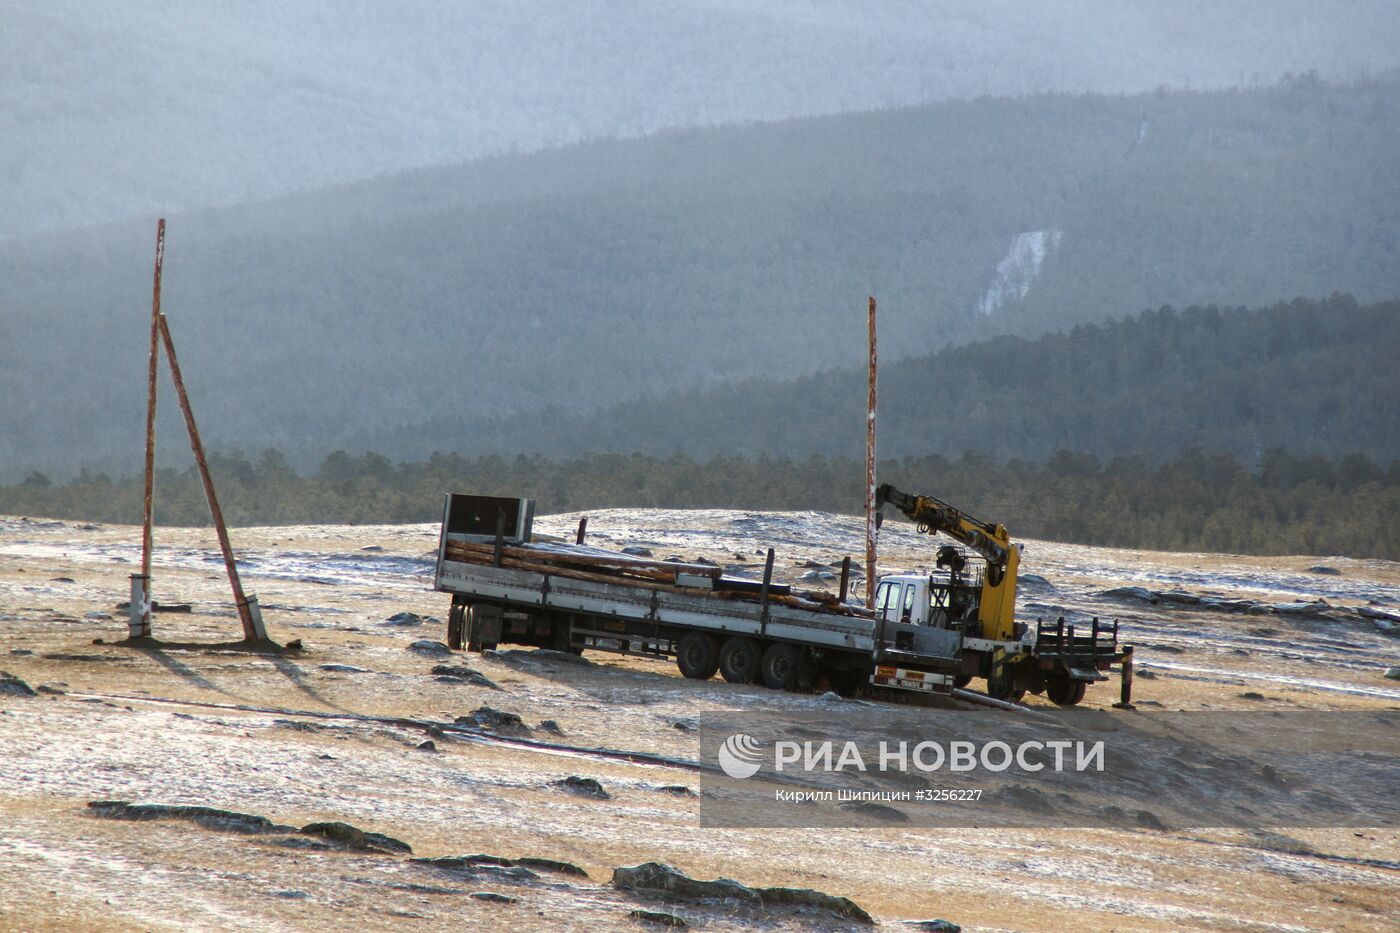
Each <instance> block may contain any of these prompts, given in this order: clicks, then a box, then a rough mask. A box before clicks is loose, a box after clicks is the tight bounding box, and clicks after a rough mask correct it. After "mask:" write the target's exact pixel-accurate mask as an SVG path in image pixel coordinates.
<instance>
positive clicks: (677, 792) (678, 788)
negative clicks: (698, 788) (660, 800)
mask: <svg viewBox="0 0 1400 933" xmlns="http://www.w3.org/2000/svg"><path fill="white" fill-rule="evenodd" d="M657 790H659V791H661V793H663V794H670V795H671V796H673V797H694V796H695V791H693V790H691V789H690V788H689V787H686V786H685V785H684V784H664V785H662V786H661V787H658V788H657Z"/></svg>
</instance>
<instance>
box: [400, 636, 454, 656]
mask: <svg viewBox="0 0 1400 933" xmlns="http://www.w3.org/2000/svg"><path fill="white" fill-rule="evenodd" d="M408 650H409V651H412V652H415V653H417V654H425V655H427V656H428V657H431V658H447V657H451V656H452V649H451V648H449V647H447V646H446V645H444V644H443V643H442V642H440V641H430V640H428V639H426V638H423V639H419V640H418V641H415V642H414V643H413V644H411V645H409V646H408Z"/></svg>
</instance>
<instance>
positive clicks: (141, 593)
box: [127, 217, 165, 638]
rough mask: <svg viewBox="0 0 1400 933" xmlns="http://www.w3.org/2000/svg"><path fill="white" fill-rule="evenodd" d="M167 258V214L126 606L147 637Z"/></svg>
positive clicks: (134, 633)
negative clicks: (135, 561) (137, 554)
mask: <svg viewBox="0 0 1400 933" xmlns="http://www.w3.org/2000/svg"><path fill="white" fill-rule="evenodd" d="M164 262H165V218H164V217H162V218H160V220H158V221H157V222H156V269H155V282H154V284H153V285H152V288H151V358H150V366H149V368H148V369H147V373H146V488H145V500H144V501H145V510H144V512H143V522H142V525H141V573H140V574H138V575H133V576H132V578H131V602H130V603H129V604H128V606H129V608H128V610H127V616H128V620H129V622H128V627H127V634H128V635H129V636H130V637H131V638H144V637H146V636H148V635H150V634H151V602H152V600H151V550H152V547H153V546H154V545H153V542H152V535H151V527H152V524H153V522H154V518H155V479H156V374H157V371H158V369H159V365H160V273H161V266H162V265H163V264H164Z"/></svg>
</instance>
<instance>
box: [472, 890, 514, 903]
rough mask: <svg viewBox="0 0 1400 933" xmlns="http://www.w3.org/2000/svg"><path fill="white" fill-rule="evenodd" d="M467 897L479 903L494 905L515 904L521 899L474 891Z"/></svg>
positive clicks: (507, 895)
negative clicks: (485, 902) (486, 902)
mask: <svg viewBox="0 0 1400 933" xmlns="http://www.w3.org/2000/svg"><path fill="white" fill-rule="evenodd" d="M467 897H470V898H472V899H473V900H478V901H488V902H490V903H492V904H515V903H517V902H519V900H520V898H518V897H511V896H510V895H509V894H497V893H496V892H494V891H473V892H472V893H471V894H468V895H467Z"/></svg>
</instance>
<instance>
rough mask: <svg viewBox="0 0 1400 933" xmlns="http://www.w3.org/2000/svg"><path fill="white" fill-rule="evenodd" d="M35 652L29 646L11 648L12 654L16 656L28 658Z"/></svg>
mask: <svg viewBox="0 0 1400 933" xmlns="http://www.w3.org/2000/svg"><path fill="white" fill-rule="evenodd" d="M33 654H34V652H32V651H30V650H29V649H28V648H11V649H10V655H11V656H12V657H16V658H27V657H30V656H32V655H33Z"/></svg>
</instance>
